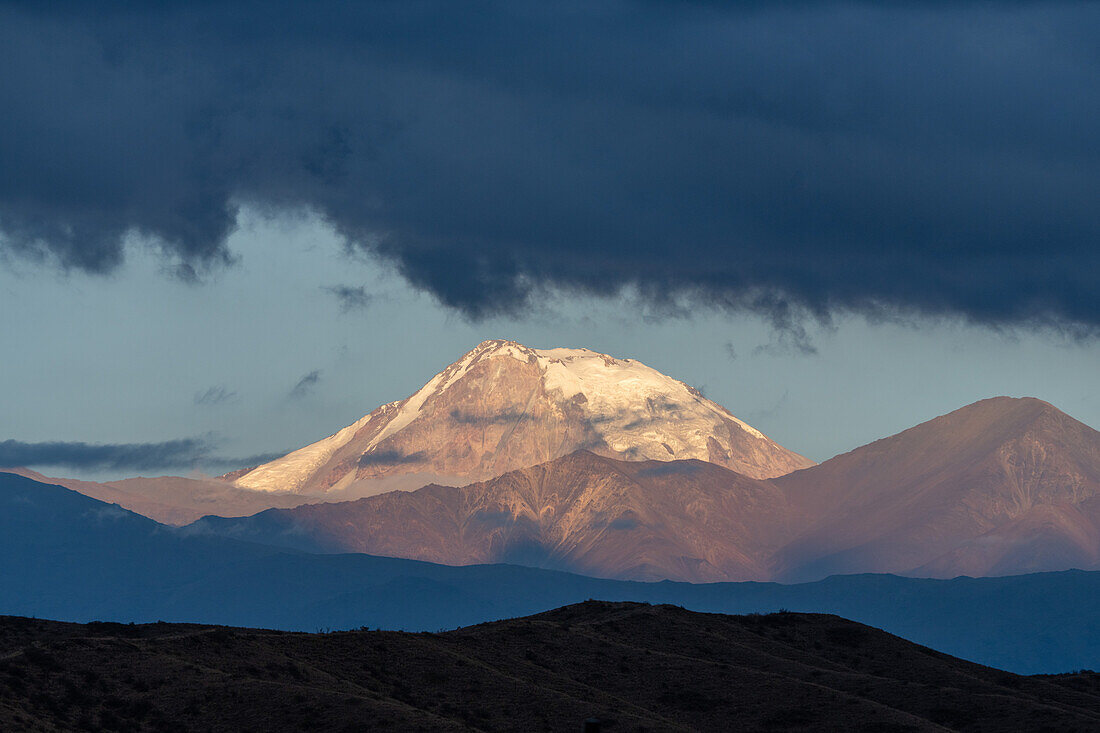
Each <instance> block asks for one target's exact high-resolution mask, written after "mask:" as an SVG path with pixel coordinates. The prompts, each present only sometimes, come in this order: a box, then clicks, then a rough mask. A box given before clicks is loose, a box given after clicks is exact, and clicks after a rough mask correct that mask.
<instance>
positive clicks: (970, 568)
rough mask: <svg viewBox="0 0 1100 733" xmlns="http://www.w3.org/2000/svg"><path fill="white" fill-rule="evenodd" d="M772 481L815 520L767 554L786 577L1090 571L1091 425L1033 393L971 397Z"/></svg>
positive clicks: (1098, 547)
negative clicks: (957, 406) (964, 403)
mask: <svg viewBox="0 0 1100 733" xmlns="http://www.w3.org/2000/svg"><path fill="white" fill-rule="evenodd" d="M775 483H776V485H778V486H779V487H780V488H781V489H783V491H784V493H785V495H786V496H787V498H788V500H789V501H790V502H791V504H792V505H795V506H798V507H800V508H801V509H802V510H803V511H804V512H805V515H806V516H808V517H812V518H813V522H812V524H811V526H809V527H808V528H807V529H806V530H805V532H804V533H803V534H802V536H801V537H800V538H799V539H798V540H797V541H796V542H794V543H792V544H791V545H789V546H788V547H786V548H785V549H784V550H783V551H782V552H781V553H780V554H779V556H778V557H777V561H776V573H777V577H781V578H785V579H788V580H798V579H809V578H815V577H824V576H825V575H830V574H834V573H845V572H903V573H911V574H915V575H921V576H933V577H953V576H955V575H963V574H965V575H1004V574H1012V573H1023V572H1034V571H1040V570H1062V569H1066V568H1096V567H1100V521H1098V520H1100V432H1097V431H1096V430H1093V429H1092V428H1090V427H1089V426H1087V425H1085V424H1083V423H1081V422H1078V421H1077V420H1074V419H1073V418H1072V417H1070V416H1069V415H1066V414H1065V413H1064V412H1061V411H1060V410H1058V409H1057V408H1055V407H1054V406H1052V405H1050V404H1048V403H1046V402H1043V401H1041V400H1036V399H1031V398H1023V399H1013V398H1009V397H998V398H994V399H988V400H983V401H981V402H976V403H974V404H972V405H969V406H967V407H964V408H962V409H959V410H956V411H954V412H952V413H950V414H947V415H944V416H942V417H938V418H936V419H934V420H930V421H928V422H926V423H922V424H920V425H918V426H916V427H914V428H910V429H909V430H906V431H904V432H901V433H898V434H897V435H894V436H891V437H889V438H884V439H883V440H879V441H876V442H874V443H871V444H870V445H866V446H863V447H862V448H857V449H856V450H854V451H851V452H850V453H845V454H844V455H841V456H837V457H836V458H832V459H830V460H828V461H825V462H824V463H822V464H821V465H819V466H815V467H814V468H812V469H810V470H807V471H799V472H797V473H793V474H791V475H789V476H786V477H783V478H780V479H778V480H776V481H775Z"/></svg>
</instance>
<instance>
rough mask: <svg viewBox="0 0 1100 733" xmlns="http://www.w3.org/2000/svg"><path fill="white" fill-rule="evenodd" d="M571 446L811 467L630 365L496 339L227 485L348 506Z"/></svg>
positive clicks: (755, 470) (630, 454)
mask: <svg viewBox="0 0 1100 733" xmlns="http://www.w3.org/2000/svg"><path fill="white" fill-rule="evenodd" d="M582 448H583V449H587V450H591V451H593V452H594V453H597V454H599V455H603V456H608V457H615V458H620V459H624V460H673V459H688V458H694V459H699V460H704V461H709V462H711V463H715V464H717V465H720V466H724V467H726V468H730V469H732V470H734V471H737V472H738V473H742V474H744V475H746V476H749V477H752V478H767V477H772V476H780V475H783V474H785V473H789V472H791V471H793V470H795V469H799V468H805V467H807V466H810V465H812V463H813V462H812V461H810V460H808V459H806V458H804V457H802V456H800V455H798V454H796V453H793V452H792V451H789V450H787V449H786V448H783V447H782V446H780V445H779V444H777V443H776V442H775V441H773V440H771V439H770V438H768V437H767V436H765V435H764V434H763V433H761V432H760V431H758V430H756V429H755V428H753V427H752V426H750V425H748V424H747V423H745V422H743V421H742V420H739V419H738V418H736V417H734V415H733V414H731V413H730V412H729V411H728V410H726V409H725V408H724V407H722V406H721V405H718V404H717V403H715V402H712V401H711V400H708V399H706V398H705V397H704V396H703V395H702V394H700V393H699V392H698V391H697V390H695V389H693V388H692V387H689V386H688V385H686V384H684V383H683V382H680V381H677V380H675V379H673V378H672V377H669V376H666V375H664V374H661V373H660V372H658V371H656V370H654V369H651V368H650V367H647V366H645V365H644V364H642V363H640V362H638V361H635V360H633V359H615V358H612V357H610V356H607V355H606V354H599V353H596V352H594V351H589V350H587V349H546V350H542V349H531V348H528V347H526V346H523V345H521V344H517V343H515V342H513V341H499V340H497V341H485V342H483V343H481V344H479V345H478V346H477V347H476V348H474V349H473V350H472V351H470V352H469V353H467V354H466V355H465V356H463V357H462V358H461V359H459V360H458V361H456V362H455V363H453V364H451V365H450V366H448V367H447V368H446V369H444V370H443V371H442V372H440V373H439V374H437V375H436V376H435V377H433V378H432V379H431V380H430V381H429V382H428V383H427V384H426V385H424V387H423V388H421V389H420V390H419V391H417V392H416V393H415V394H413V395H412V396H410V397H408V398H406V399H404V400H400V401H398V402H391V403H389V404H386V405H383V406H381V407H379V408H378V409H377V410H375V411H374V412H372V413H370V414H369V415H366V416H365V417H363V418H362V419H361V420H359V421H357V422H355V423H354V424H352V425H349V426H347V427H346V428H344V429H342V430H340V431H338V432H337V433H335V434H333V435H331V436H329V437H328V438H325V439H324V440H321V441H318V442H317V443H314V444H312V445H309V446H306V447H304V448H301V449H299V450H297V451H294V452H292V453H290V454H288V455H286V456H284V457H282V458H279V459H277V460H275V461H272V462H271V463H267V464H264V465H262V466H259V467H257V468H255V469H252V470H250V471H247V472H243V473H241V474H238V475H234V476H233V478H234V479H235V483H236V485H237V486H240V487H243V488H248V489H254V490H259V491H293V492H296V493H300V494H310V495H318V494H340V495H342V496H343V497H348V496H352V497H354V496H356V495H359V496H363V495H370V494H375V493H380V492H382V491H388V490H390V489H393V488H401V489H408V488H415V487H416V486H420V485H424V484H426V483H430V482H431V481H437V482H439V483H459V484H462V483H469V482H471V481H478V480H484V479H488V478H491V477H494V476H499V475H501V474H503V473H505V472H507V471H511V470H515V469H519V468H526V467H528V466H534V465H536V464H539V463H545V462H546V461H550V460H553V459H555V458H560V457H561V456H564V455H567V454H569V453H572V452H574V451H576V450H578V449H582ZM402 477H405V479H404V481H403V482H402V481H401V479H402ZM417 482H419V483H417Z"/></svg>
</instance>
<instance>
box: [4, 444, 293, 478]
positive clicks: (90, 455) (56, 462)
mask: <svg viewBox="0 0 1100 733" xmlns="http://www.w3.org/2000/svg"><path fill="white" fill-rule="evenodd" d="M280 455H282V454H280V453H272V454H268V453H264V454H259V455H253V456H243V457H239V458H235V457H228V456H224V455H219V453H218V445H216V443H215V442H214V441H213V440H212V439H211V438H180V439H178V440H167V441H164V442H161V443H84V442H75V441H46V442H41V443H26V442H23V441H19V440H5V441H0V466H7V467H17V466H64V467H66V468H76V469H84V470H118V471H122V470H133V471H146V470H156V469H192V468H196V467H199V466H203V467H224V466H254V465H257V464H260V463H266V462H267V461H271V460H274V459H275V458H278V457H279V456H280Z"/></svg>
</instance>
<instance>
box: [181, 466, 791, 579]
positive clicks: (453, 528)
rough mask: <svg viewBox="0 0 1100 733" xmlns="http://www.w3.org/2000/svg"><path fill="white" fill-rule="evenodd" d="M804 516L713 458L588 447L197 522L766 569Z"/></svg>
mask: <svg viewBox="0 0 1100 733" xmlns="http://www.w3.org/2000/svg"><path fill="white" fill-rule="evenodd" d="M797 516H798V515H797V512H796V511H793V510H792V508H791V507H790V506H788V504H787V502H786V499H785V497H784V496H783V493H782V492H781V491H779V490H778V489H777V488H776V487H775V486H773V485H772V484H771V483H769V482H767V481H759V480H756V479H751V478H748V477H746V476H742V475H740V474H737V473H734V472H732V471H730V470H728V469H726V468H723V467H721V466H718V465H715V464H713V463H707V462H705V461H698V460H689V461H673V462H662V461H619V460H614V459H610V458H606V457H603V456H598V455H596V454H594V453H591V452H589V451H578V452H575V453H572V454H570V455H568V456H564V457H562V458H557V459H555V460H553V461H549V462H547V463H544V464H541V465H538V466H533V467H530V468H524V469H519V470H516V471H510V472H508V473H506V474H504V475H502V476H499V477H497V478H494V479H490V480H489V481H485V482H479V483H474V484H471V485H468V486H464V487H461V488H456V487H450V486H437V485H431V486H426V487H424V488H422V489H419V490H417V491H412V492H403V491H394V492H390V493H387V494H382V495H378V496H373V497H369V498H365V499H360V500H358V501H353V502H341V503H325V504H314V505H306V506H301V507H298V508H296V509H291V510H272V511H269V512H264V513H263V514H259V515H256V516H255V517H250V518H245V519H239V520H233V519H219V518H213V517H210V518H207V519H205V520H203V521H202V522H200V523H198V525H197V526H196V529H198V528H205V529H209V530H212V531H215V532H218V533H220V534H225V535H228V536H235V537H238V538H241V539H249V540H254V541H260V542H268V543H274V544H289V545H292V546H296V547H299V548H302V549H307V550H322V551H329V552H364V553H369V554H373V555H388V556H393V557H403V558H413V559H418V560H428V561H431V562H438V563H445V564H450V565H468V564H475V563H493V562H512V563H517V564H526V565H536V566H540V567H549V568H557V569H562V570H570V571H574V572H579V573H584V574H588V575H595V576H602V577H615V578H629V579H639V580H658V579H663V578H675V579H679V580H690V581H718V580H747V579H764V578H767V577H768V576H769V574H770V570H769V566H768V565H769V561H770V558H771V556H772V555H773V554H774V552H775V551H776V550H777V549H778V548H779V547H780V546H781V545H782V544H783V543H784V542H785V541H787V540H788V539H789V538H790V537H791V536H792V532H793V531H794V529H795V526H796V525H797V522H796V521H794V522H793V521H792V517H797Z"/></svg>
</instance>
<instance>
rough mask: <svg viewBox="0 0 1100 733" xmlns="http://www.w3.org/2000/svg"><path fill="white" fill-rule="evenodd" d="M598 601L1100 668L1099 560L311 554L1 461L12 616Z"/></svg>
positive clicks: (308, 616) (1, 558) (459, 613)
mask: <svg viewBox="0 0 1100 733" xmlns="http://www.w3.org/2000/svg"><path fill="white" fill-rule="evenodd" d="M587 598H600V599H603V600H609V601H645V602H653V603H673V604H676V605H682V606H684V607H686V608H691V609H693V610H696V611H709V612H721V613H748V612H757V611H761V612H763V611H774V610H776V609H779V608H788V609H792V610H796V611H810V612H826V613H835V614H837V615H840V616H844V617H846V618H852V619H855V620H857V621H859V622H861V623H867V624H870V625H872V626H875V627H878V628H882V629H885V630H887V631H889V632H890V633H894V634H898V635H899V636H903V637H905V638H907V639H911V640H913V641H916V642H918V643H921V644H925V645H927V646H930V647H932V648H935V649H938V650H941V651H944V652H947V653H950V654H953V655H955V656H959V657H963V658H966V659H970V660H972V661H977V662H981V663H983V664H989V665H991V666H995V667H999V668H1002V669H1009V670H1012V671H1015V672H1028V673H1031V672H1064V671H1067V670H1071V669H1079V668H1083V667H1084V668H1100V624H1097V623H1096V619H1097V618H1100V573H1096V572H1080V571H1076V572H1063V573H1043V574H1035V575H1026V576H1014V577H1004V578H977V579H975V578H958V579H955V580H922V579H916V578H901V577H897V576H891V575H859V576H840V577H833V578H828V579H826V580H823V581H820V582H817V583H807V584H801V585H780V584H777V583H710V584H702V585H693V584H690V583H670V582H661V583H637V582H626V581H615V580H602V579H599V578H589V577H585V576H581V575H573V574H569V573H563V572H555V571H550V570H540V569H536V568H526V567H518V566H514V565H470V566H465V567H450V566H446V565H435V564H432V563H426V562H418V561H414V560H400V559H395V558H386V557H373V556H370V555H310V554H307V553H303V552H295V551H293V550H285V549H278V548H273V547H265V546H263V545H258V544H250V543H247V542H240V541H236V540H232V539H227V538H223V537H212V536H209V535H199V536H195V535H190V534H188V533H187V532H186V531H184V530H179V529H175V528H171V527H166V526H164V525H161V524H157V523H156V522H154V521H152V520H150V519H147V518H146V517H141V516H138V515H136V514H133V513H131V512H128V511H126V510H124V509H121V508H120V507H118V506H114V505H110V504H104V503H103V502H100V501H96V500H95V499H91V498H88V497H86V496H81V495H80V494H78V493H76V492H73V491H69V490H68V489H65V488H62V487H60V486H49V485H46V484H41V483H37V482H35V481H31V480H30V479H27V478H23V477H20V476H14V475H11V474H2V473H0V613H5V614H13V615H21V616H37V617H39V618H55V619H61V620H65V621H93V620H97V621H120V622H129V621H134V622H138V623H141V622H149V621H157V620H165V621H193V622H197V623H215V624H228V625H234V626H258V627H265V628H278V629H285V630H299V631H316V630H318V629H321V628H328V629H348V628H358V627H360V626H370V627H371V628H377V627H382V628H388V629H404V630H407V631H423V630H428V631H436V630H439V629H444V628H455V627H457V626H465V625H469V624H475V623H480V622H482V621H491V620H496V619H502V618H511V617H516V616H525V615H528V614H531V613H538V612H540V611H545V610H546V609H549V608H556V607H558V606H563V605H567V604H570V603H576V602H578V601H582V600H584V599H587Z"/></svg>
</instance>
